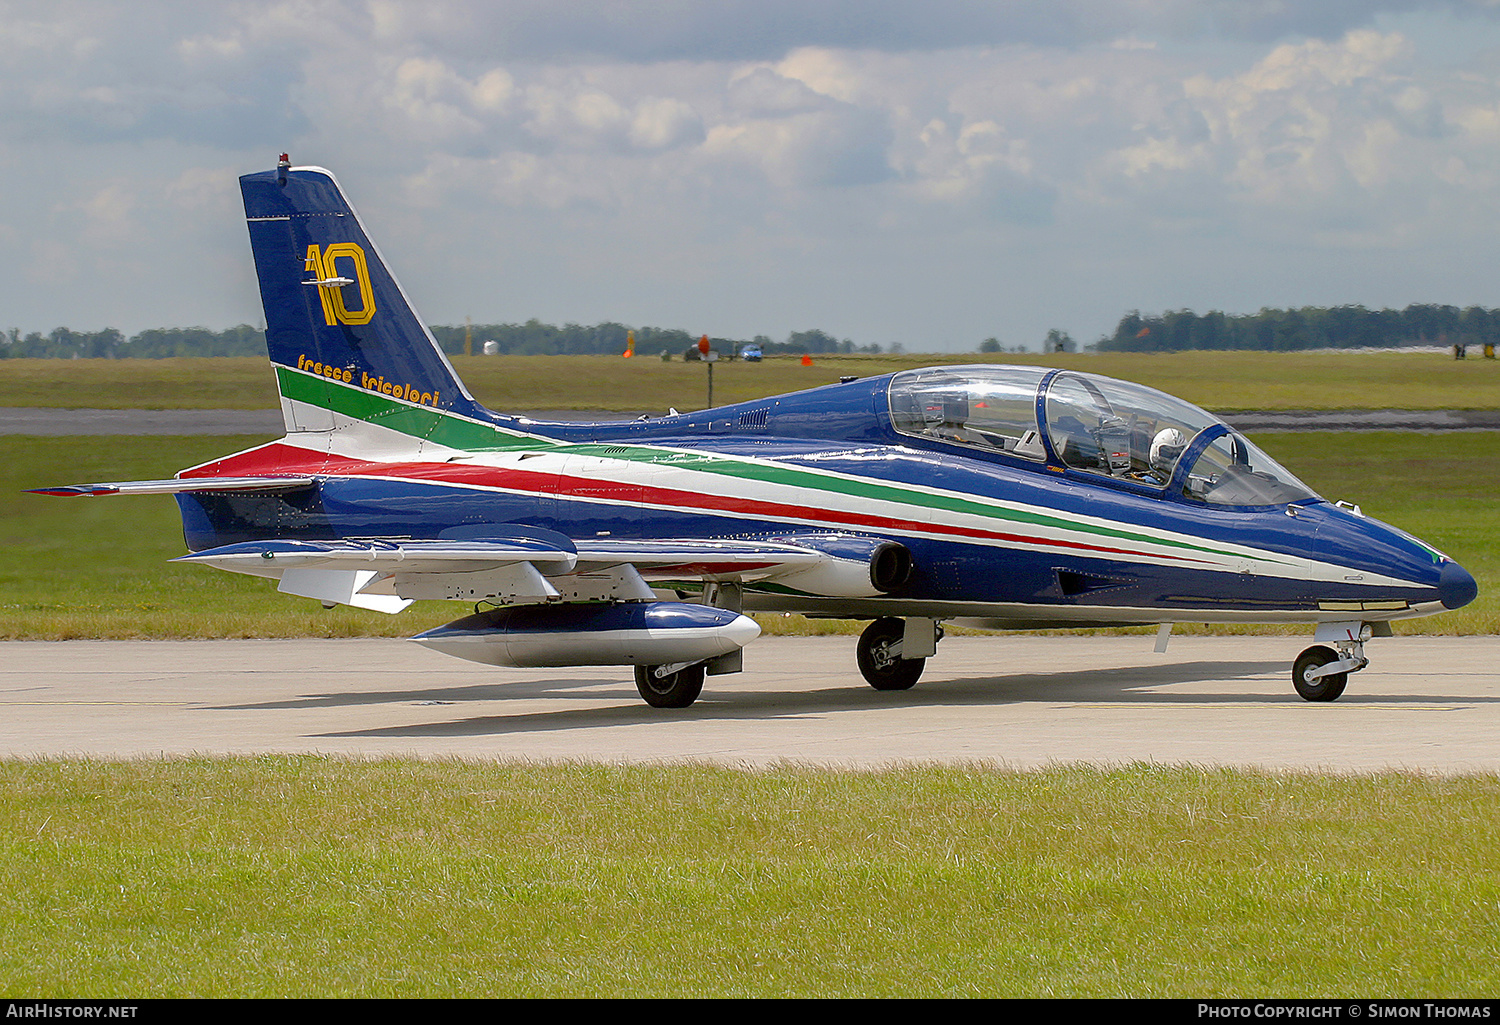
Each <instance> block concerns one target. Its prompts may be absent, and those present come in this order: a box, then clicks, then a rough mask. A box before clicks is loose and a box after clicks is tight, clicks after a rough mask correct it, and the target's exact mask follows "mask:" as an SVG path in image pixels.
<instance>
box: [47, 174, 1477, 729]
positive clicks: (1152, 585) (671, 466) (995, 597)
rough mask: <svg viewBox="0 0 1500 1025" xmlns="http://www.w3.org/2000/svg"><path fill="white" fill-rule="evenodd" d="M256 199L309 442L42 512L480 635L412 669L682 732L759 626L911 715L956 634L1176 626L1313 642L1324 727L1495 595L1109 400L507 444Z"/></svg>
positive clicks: (758, 421) (1257, 468) (1052, 393)
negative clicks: (583, 692) (796, 641)
mask: <svg viewBox="0 0 1500 1025" xmlns="http://www.w3.org/2000/svg"><path fill="white" fill-rule="evenodd" d="M240 187H241V190H242V192H243V195H244V201H245V214H246V218H247V220H248V223H249V229H250V242H251V249H252V251H253V253H254V257H255V266H256V272H257V274H258V276H259V279H260V288H261V297H262V300H263V302H264V306H265V314H266V325H267V326H266V344H267V346H268V349H269V352H270V357H271V363H272V364H273V367H274V370H275V374H276V382H277V385H278V387H279V389H280V392H281V406H282V412H283V414H284V417H285V421H286V436H285V437H284V438H282V439H281V440H279V441H276V442H272V443H270V444H266V445H261V446H258V447H256V448H252V449H249V450H247V451H244V452H240V453H238V454H235V455H230V456H225V457H223V458H221V459H216V460H213V461H212V462H208V463H204V464H202V465H201V466H195V467H192V468H190V469H187V470H183V471H182V472H181V473H179V474H178V476H177V477H176V478H174V479H172V480H165V481H134V482H127V483H116V484H84V485H72V486H68V487H58V488H49V489H42V490H43V492H44V493H46V494H55V495H113V494H163V493H165V494H173V495H175V496H176V499H177V503H178V506H179V507H180V510H181V513H182V521H183V529H184V536H185V538H186V540H187V546H188V548H189V550H190V554H188V555H185V556H183V557H182V559H183V561H186V562H194V563H202V564H204V565H208V566H215V567H218V568H220V569H225V570H230V571H233V572H236V573H247V574H251V575H254V576H261V577H267V578H270V579H272V580H275V581H277V587H278V589H279V590H281V591H284V592H286V593H288V594H293V595H300V596H303V597H307V598H312V599H314V600H316V601H318V602H321V603H323V604H324V605H326V606H329V607H332V606H333V605H336V604H345V605H354V606H359V607H361V608H370V609H378V610H380V611H382V612H389V613H394V612H398V611H399V610H401V609H402V608H404V607H405V606H406V605H408V604H409V603H410V602H411V601H412V600H414V599H447V600H450V601H460V602H465V603H472V604H473V612H472V614H470V615H466V616H463V617H462V618H460V619H457V620H455V621H453V622H451V623H449V624H447V625H446V626H440V627H437V628H435V629H432V630H428V631H426V632H425V633H422V634H420V635H418V636H417V637H416V638H414V639H415V640H417V641H419V642H420V643H422V644H425V645H427V646H428V647H431V648H434V649H437V650H438V651H442V652H446V653H448V654H451V655H456V656H458V657H460V658H465V659H469V660H471V661H474V662H480V663H484V664H489V665H498V666H520V667H541V666H573V665H630V666H634V667H635V669H634V671H635V682H636V687H637V689H638V690H639V691H640V694H641V696H642V697H643V698H644V699H645V700H646V702H648V703H649V704H651V705H654V706H657V707H672V708H680V707H684V706H686V705H689V704H691V703H692V702H693V701H694V700H696V699H697V697H698V695H699V693H700V691H701V690H702V688H703V680H704V676H705V674H708V675H714V674H719V673H728V672H738V671H739V670H740V669H741V666H742V659H743V648H744V646H745V645H746V644H747V643H749V642H750V641H751V640H753V639H754V638H755V637H756V636H757V635H758V634H759V633H760V628H759V627H758V626H757V624H756V623H755V622H754V621H753V620H751V619H750V618H748V617H747V616H745V615H743V614H742V612H743V611H744V610H763V611H786V612H800V613H806V614H808V615H810V616H836V617H848V618H860V619H869V620H871V621H872V622H871V624H870V626H869V627H868V628H867V629H866V630H865V631H864V634H863V635H862V636H861V637H860V639H859V642H858V645H857V649H856V657H857V661H858V664H859V668H860V672H861V673H862V674H863V675H864V678H865V679H866V680H867V681H868V682H869V683H870V685H871V686H873V687H875V688H876V689H877V690H904V689H906V688H909V687H911V686H912V685H913V684H915V683H916V681H917V678H918V677H919V676H920V675H921V673H922V670H923V667H924V666H925V664H926V660H927V658H929V657H931V656H933V655H934V654H935V653H936V652H937V648H938V642H939V640H940V639H941V637H942V636H943V631H942V627H941V624H942V623H943V622H947V621H953V622H959V623H973V624H975V625H979V626H985V627H991V628H999V629H1004V628H1067V627H1098V626H1103V625H1119V624H1132V625H1140V624H1163V631H1162V632H1161V634H1160V641H1159V643H1161V644H1164V642H1165V640H1166V632H1167V631H1168V630H1169V628H1170V624H1172V623H1182V622H1199V623H1202V622H1214V623H1307V624H1312V625H1313V626H1314V627H1315V637H1314V641H1315V643H1314V645H1313V646H1312V647H1309V648H1308V649H1307V650H1306V651H1304V652H1303V653H1302V654H1301V656H1299V657H1298V658H1297V660H1296V663H1295V665H1294V667H1293V670H1292V682H1293V685H1294V687H1295V688H1296V691H1297V693H1298V694H1300V695H1301V696H1302V697H1303V698H1305V699H1307V700H1309V701H1332V700H1334V699H1335V698H1337V697H1338V696H1339V695H1340V694H1341V693H1343V690H1344V686H1345V683H1346V682H1347V679H1348V674H1349V673H1351V672H1355V671H1357V670H1360V669H1363V668H1364V667H1365V666H1366V665H1367V664H1368V659H1366V658H1365V656H1364V650H1363V645H1364V642H1365V641H1366V640H1368V639H1369V638H1370V637H1372V636H1382V637H1384V636H1390V634H1391V629H1390V622H1391V621H1392V620H1397V619H1406V618H1409V617H1413V616H1425V615H1429V614H1431V613H1435V612H1441V611H1443V610H1444V609H1456V608H1459V607H1460V606H1462V605H1466V604H1468V603H1469V602H1470V601H1472V600H1473V599H1474V597H1475V595H1476V593H1477V588H1476V586H1475V583H1474V578H1473V577H1472V576H1470V575H1469V574H1468V572H1466V571H1465V570H1464V568H1463V567H1462V566H1460V565H1458V563H1456V562H1454V561H1453V560H1451V559H1449V558H1448V557H1447V556H1446V555H1444V554H1442V553H1441V552H1439V551H1437V550H1436V549H1434V548H1433V547H1431V546H1430V545H1428V544H1426V543H1424V542H1422V541H1419V540H1417V539H1416V538H1414V537H1412V536H1411V535H1409V534H1406V533H1404V532H1402V531H1400V530H1397V529H1396V528H1394V527H1390V526H1387V525H1386V524H1384V523H1380V522H1379V521H1377V520H1374V519H1371V518H1369V517H1367V516H1364V515H1363V514H1362V513H1361V512H1360V510H1359V509H1358V508H1357V507H1343V506H1341V505H1339V504H1334V503H1330V502H1328V501H1326V500H1324V499H1323V498H1321V497H1319V496H1318V495H1316V494H1314V493H1313V492H1312V490H1311V489H1309V488H1308V487H1307V486H1306V485H1304V484H1302V483H1301V482H1300V481H1298V480H1297V478H1296V477H1294V476H1292V475H1291V474H1290V473H1289V472H1287V471H1286V470H1285V469H1283V468H1282V467H1281V466H1279V465H1277V464H1276V463H1275V462H1274V461H1273V460H1272V459H1271V458H1270V457H1269V456H1267V455H1266V454H1265V453H1264V452H1262V451H1260V449H1258V448H1256V447H1255V446H1254V445H1253V444H1251V442H1250V441H1248V440H1247V439H1246V438H1244V437H1243V436H1242V435H1240V434H1238V433H1237V432H1236V431H1235V430H1234V429H1233V428H1232V427H1230V426H1229V425H1228V424H1226V423H1224V422H1223V421H1221V420H1219V419H1218V418H1216V417H1214V416H1212V415H1211V414H1209V413H1206V412H1204V411H1203V410H1201V409H1199V408H1197V407H1196V406H1192V405H1189V404H1188V403H1186V402H1183V401H1181V400H1180V399H1176V398H1173V397H1172V396H1170V395H1166V394H1163V393H1162V392H1159V391H1155V390H1154V389H1151V388H1146V387H1143V386H1141V385H1136V384H1130V383H1128V382H1125V381H1117V380H1112V379H1110V378H1106V377H1100V376H1097V375H1095V374H1087V373H1079V372H1076V371H1071V370H1048V369H1046V368H1042V367H1031V366H987V365H980V366H948V367H933V368H928V369H923V370H908V371H904V372H901V373H896V374H886V375H884V376H880V377H872V378H865V379H863V380H857V381H849V382H846V383H840V384H834V385H827V386H825V387H822V388H815V389H812V390H810V391H803V392H797V393H795V394H790V395H781V396H777V397H772V398H765V399H756V400H754V401H750V402H742V403H738V404H736V405H731V406H723V407H719V408H711V409H705V410H702V411H701V412H697V413H687V414H678V413H676V412H673V413H672V414H670V415H667V416H659V417H654V418H652V417H642V418H640V419H638V420H633V421H626V422H608V423H594V424H589V423H557V422H547V421H538V420H533V419H531V418H530V417H525V416H516V415H507V414H504V413H496V412H492V411H490V410H488V409H485V408H484V407H483V406H481V405H480V404H479V403H478V402H476V401H475V400H474V399H473V397H472V396H470V394H469V392H468V391H467V390H466V389H465V388H464V386H463V384H462V382H460V381H459V379H458V377H457V376H456V374H455V373H454V370H453V367H452V366H451V365H450V364H449V362H448V360H447V358H446V357H445V356H444V355H443V353H442V350H441V349H440V348H439V347H438V346H437V344H436V343H435V342H434V341H433V338H432V335H431V334H430V333H429V332H428V331H427V330H426V328H424V327H423V326H422V325H423V321H422V320H421V319H420V318H418V317H417V316H416V314H415V313H414V312H413V310H412V308H411V307H410V306H409V305H408V303H407V300H406V298H405V294H404V293H403V292H402V291H401V289H400V287H399V286H398V285H397V283H396V280H395V278H394V277H392V275H391V273H390V271H389V270H388V269H387V268H386V266H385V264H384V262H383V260H382V259H381V257H380V255H379V253H378V251H377V250H376V248H375V246H374V244H373V243H372V242H371V241H370V239H369V236H368V235H367V234H366V233H365V229H364V227H363V225H362V224H361V222H360V220H359V218H358V217H357V216H356V214H355V212H354V210H353V208H352V207H350V205H349V204H348V202H347V201H346V200H345V199H344V196H343V193H342V191H341V189H340V187H339V185H338V183H337V182H336V181H335V180H334V178H333V175H331V174H330V173H329V172H328V171H325V170H323V169H321V168H317V167H295V168H294V167H292V166H291V165H290V162H289V161H287V160H286V159H285V158H284V157H283V160H282V162H281V163H280V164H279V165H278V166H277V167H276V168H275V169H274V170H271V171H265V172H261V173H258V174H250V175H246V176H244V177H243V178H241V179H240ZM689 353H690V354H691V355H697V350H689ZM1002 644H1003V642H1002ZM1003 652H1004V649H1003V646H1002V647H1000V650H999V659H998V660H997V666H1000V665H1003V659H1004V654H1003Z"/></svg>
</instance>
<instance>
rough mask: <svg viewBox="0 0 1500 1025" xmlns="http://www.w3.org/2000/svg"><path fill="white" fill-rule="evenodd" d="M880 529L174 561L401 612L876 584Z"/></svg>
mask: <svg viewBox="0 0 1500 1025" xmlns="http://www.w3.org/2000/svg"><path fill="white" fill-rule="evenodd" d="M883 544H884V545H888V542H882V541H880V540H879V539H871V538H858V537H852V536H846V535H832V534H830V535H809V536H805V537H795V538H785V539H777V540H759V539H756V540H739V539H724V540H704V539H696V538H694V539H649V540H641V539H632V538H621V539H609V538H591V539H588V540H586V541H573V540H571V539H569V538H567V537H565V536H564V535H562V534H558V533H556V532H554V531H550V530H544V529H540V528H528V527H519V528H514V531H513V532H512V533H511V534H510V536H506V537H490V538H478V537H476V538H457V539H445V538H435V539H408V538H399V539H398V538H371V539H341V540H326V541H321V540H305V541H304V540H296V541H285V540H267V541H245V542H240V543H238V544H232V545H225V546H223V547H219V548H212V549H209V550H207V551H202V552H194V553H192V554H190V555H184V556H181V557H180V558H178V559H177V560H175V561H178V562H193V563H200V564H203V565H208V566H214V567H216V568H218V569H224V570H229V571H230V572H234V573H246V574H249V575H252V576H263V577H271V578H274V579H278V580H279V581H280V583H279V585H278V586H279V589H280V590H282V591H285V592H287V593H289V594H297V595H302V596H304V597H309V598H317V599H319V600H321V601H323V602H325V603H330V604H333V603H336V604H345V605H355V606H359V607H361V608H371V609H376V610H378V611H382V612H398V611H400V610H401V609H402V608H404V607H406V605H408V604H409V603H410V602H411V601H414V600H417V599H440V600H442V599H446V600H465V601H469V600H474V601H478V600H486V599H488V600H494V601H498V602H514V603H527V602H546V601H599V600H615V601H629V600H635V601H649V600H652V599H653V598H654V597H655V595H654V593H653V592H652V590H651V588H650V586H649V585H648V584H647V580H655V581H664V580H674V581H676V580H684V579H696V580H718V581H747V580H763V579H767V578H772V577H775V578H782V577H786V578H789V579H790V580H791V581H792V582H793V583H794V584H795V585H797V588H798V589H799V590H812V591H817V592H819V593H825V592H831V593H836V594H840V595H845V596H849V595H851V594H852V595H864V594H871V593H875V592H874V591H873V590H872V589H871V588H872V585H871V583H870V568H869V567H870V559H871V557H872V553H874V552H875V551H876V550H877V549H878V548H879V546H881V545H883Z"/></svg>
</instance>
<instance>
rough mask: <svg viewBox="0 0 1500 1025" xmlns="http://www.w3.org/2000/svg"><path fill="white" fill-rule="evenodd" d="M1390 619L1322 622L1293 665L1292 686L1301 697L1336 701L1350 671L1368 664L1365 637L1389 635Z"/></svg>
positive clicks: (1358, 669)
mask: <svg viewBox="0 0 1500 1025" xmlns="http://www.w3.org/2000/svg"><path fill="white" fill-rule="evenodd" d="M1390 635H1391V627H1390V624H1389V623H1373V624H1372V623H1322V624H1320V625H1319V626H1318V630H1317V633H1316V634H1315V635H1314V637H1313V640H1315V641H1326V642H1327V643H1326V644H1314V645H1313V646H1312V647H1311V648H1308V649H1307V650H1306V651H1304V652H1303V653H1302V654H1300V655H1298V656H1297V661H1296V662H1295V663H1294V664H1293V665H1292V686H1293V687H1295V688H1296V689H1297V694H1298V695H1299V696H1301V698H1302V699H1303V700H1304V701H1337V700H1338V697H1339V695H1340V694H1342V693H1344V687H1345V685H1347V684H1348V682H1349V674H1350V673H1357V672H1359V671H1360V670H1361V669H1363V668H1364V667H1365V666H1367V665H1369V664H1370V660H1369V659H1367V658H1365V641H1367V640H1369V639H1370V638H1371V637H1372V636H1381V637H1389V636H1390Z"/></svg>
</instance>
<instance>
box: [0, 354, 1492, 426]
mask: <svg viewBox="0 0 1500 1025" xmlns="http://www.w3.org/2000/svg"><path fill="white" fill-rule="evenodd" d="M980 362H986V360H985V359H984V358H983V357H981V356H979V355H978V354H975V353H967V354H961V355H952V354H944V355H930V354H927V355H923V354H916V355H904V356H818V357H816V358H815V362H814V364H813V365H812V366H811V367H804V366H802V365H801V361H800V359H798V358H796V357H773V358H771V359H768V360H766V361H765V362H763V363H727V362H726V363H720V364H717V365H716V366H715V369H714V401H715V403H716V404H718V405H725V404H728V403H732V402H744V401H748V400H750V399H757V398H762V397H764V396H767V395H779V394H781V393H783V392H790V391H798V390H800V389H804V388H814V387H817V386H819V385H824V384H832V383H833V382H835V381H837V380H838V379H839V377H840V376H842V375H846V374H853V375H856V376H859V377H872V376H875V375H878V374H886V373H890V372H892V371H896V370H907V369H911V368H912V367H920V366H931V365H934V364H940V363H980ZM988 362H997V363H1022V364H1029V365H1037V366H1063V367H1073V368H1076V369H1082V370H1092V371H1095V372H1097V373H1101V374H1105V375H1108V376H1110V377H1119V378H1123V379H1125V380H1129V381H1138V382H1140V383H1141V384H1147V385H1150V386H1152V387H1155V388H1160V389H1162V390H1163V391H1167V392H1170V393H1172V394H1174V395H1178V396H1180V397H1182V398H1184V399H1187V400H1188V401H1190V402H1194V403H1197V404H1198V405H1200V406H1203V407H1205V408H1207V409H1214V410H1225V409H1500V361H1496V360H1483V359H1480V360H1463V361H1459V360H1454V359H1450V358H1447V357H1444V356H1440V355H1429V354H1412V353H1389V352H1388V353H1357V354H1356V353H1273V352H1192V353H1097V354H1093V353H1074V354H1060V355H1047V356H1041V355H1031V356H1025V355H1011V354H1005V355H999V356H995V357H992V358H991V359H989V360H988ZM453 363H454V366H455V368H456V369H457V370H458V373H459V376H460V377H461V378H462V379H463V381H464V383H465V384H466V385H468V387H469V389H470V391H472V392H473V394H474V395H475V396H476V397H477V398H478V399H479V400H480V401H481V402H483V403H484V404H485V405H487V406H489V407H490V408H492V409H498V410H504V411H511V410H533V409H595V410H616V411H627V412H630V411H639V410H661V411H665V410H666V409H667V408H668V407H669V406H675V407H676V408H678V409H681V410H684V411H686V410H692V409H699V408H702V407H703V405H704V404H705V403H706V401H707V387H706V385H707V377H708V373H707V370H706V368H705V366H704V364H701V363H683V362H682V361H681V360H678V361H675V362H672V363H663V362H661V360H659V359H655V358H652V357H637V358H635V359H629V360H624V359H620V358H619V357H618V356H498V357H497V356H470V357H467V358H466V357H463V356H455V357H453ZM276 404H277V397H276V387H275V381H274V380H273V378H272V375H271V371H270V367H269V366H268V365H267V363H266V361H265V360H263V359H252V358H221V359H162V360H153V359H129V360H91V359H80V360H56V359H49V360H36V359H33V360H22V359H13V360H0V406H51V407H64V408H75V409H87V408H95V409H275V408H276Z"/></svg>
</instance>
